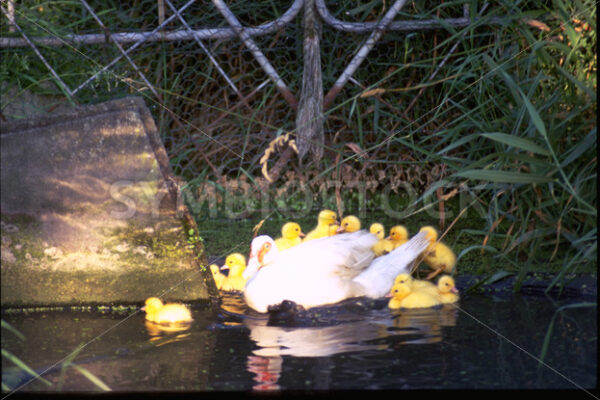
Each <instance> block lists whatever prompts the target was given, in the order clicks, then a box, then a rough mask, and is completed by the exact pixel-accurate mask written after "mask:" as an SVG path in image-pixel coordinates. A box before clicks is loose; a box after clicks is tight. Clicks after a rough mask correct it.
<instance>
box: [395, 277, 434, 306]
mask: <svg viewBox="0 0 600 400" xmlns="http://www.w3.org/2000/svg"><path fill="white" fill-rule="evenodd" d="M390 294H391V296H392V298H391V299H390V301H389V303H388V307H389V308H429V307H435V306H437V305H440V304H441V302H440V301H439V300H438V299H437V298H435V297H434V296H432V295H431V294H429V293H428V292H427V291H423V290H414V288H413V285H412V282H411V281H404V282H399V283H396V284H395V285H394V286H393V287H392V290H391V292H390Z"/></svg>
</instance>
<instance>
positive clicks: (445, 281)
mask: <svg viewBox="0 0 600 400" xmlns="http://www.w3.org/2000/svg"><path fill="white" fill-rule="evenodd" d="M437 291H438V299H440V301H441V302H442V303H444V304H448V303H456V302H457V301H458V299H459V295H458V289H457V288H456V286H455V284H454V279H452V277H451V276H449V275H444V276H442V277H441V278H440V279H439V280H438V284H437Z"/></svg>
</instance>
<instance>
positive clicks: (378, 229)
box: [369, 222, 385, 240]
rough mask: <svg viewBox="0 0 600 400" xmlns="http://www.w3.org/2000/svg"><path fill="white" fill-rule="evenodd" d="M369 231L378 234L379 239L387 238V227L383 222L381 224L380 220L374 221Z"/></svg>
mask: <svg viewBox="0 0 600 400" xmlns="http://www.w3.org/2000/svg"><path fill="white" fill-rule="evenodd" d="M369 232H371V233H372V234H373V235H375V236H377V239H379V240H382V239H384V238H385V228H384V227H383V224H380V223H379V222H374V223H372V224H371V226H370V227H369Z"/></svg>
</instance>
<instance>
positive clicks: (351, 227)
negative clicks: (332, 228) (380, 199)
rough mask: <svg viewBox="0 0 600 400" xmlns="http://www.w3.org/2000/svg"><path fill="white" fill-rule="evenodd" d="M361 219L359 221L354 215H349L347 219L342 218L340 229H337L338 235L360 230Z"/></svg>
mask: <svg viewBox="0 0 600 400" xmlns="http://www.w3.org/2000/svg"><path fill="white" fill-rule="evenodd" d="M360 226H361V225H360V219H358V218H357V217H356V216H354V215H348V216H347V217H344V218H342V221H341V222H340V227H339V228H338V229H337V231H336V233H344V232H346V233H352V232H356V231H359V230H360Z"/></svg>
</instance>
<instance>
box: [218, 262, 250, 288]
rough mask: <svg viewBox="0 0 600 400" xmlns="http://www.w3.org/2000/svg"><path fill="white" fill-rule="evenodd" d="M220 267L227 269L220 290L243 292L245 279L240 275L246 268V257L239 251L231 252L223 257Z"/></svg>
mask: <svg viewBox="0 0 600 400" xmlns="http://www.w3.org/2000/svg"><path fill="white" fill-rule="evenodd" d="M221 269H222V270H223V269H228V270H229V274H228V275H227V277H226V278H225V279H224V280H223V286H222V290H224V291H226V292H232V291H238V292H243V291H244V287H245V286H246V279H244V278H243V277H242V274H243V273H244V270H245V269H246V257H244V256H243V255H242V254H240V253H232V254H230V255H228V256H227V258H226V259H225V264H224V265H223V266H222V267H221Z"/></svg>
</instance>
